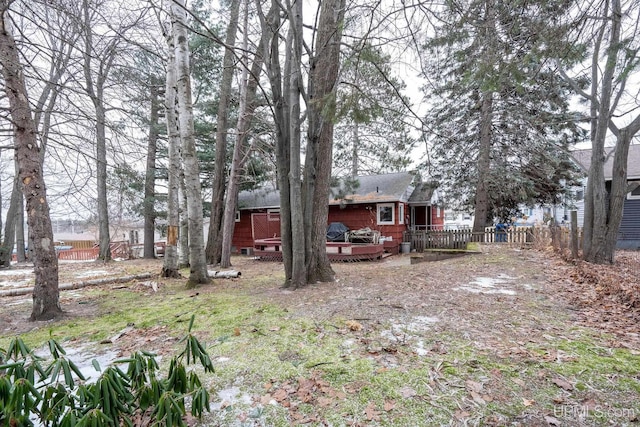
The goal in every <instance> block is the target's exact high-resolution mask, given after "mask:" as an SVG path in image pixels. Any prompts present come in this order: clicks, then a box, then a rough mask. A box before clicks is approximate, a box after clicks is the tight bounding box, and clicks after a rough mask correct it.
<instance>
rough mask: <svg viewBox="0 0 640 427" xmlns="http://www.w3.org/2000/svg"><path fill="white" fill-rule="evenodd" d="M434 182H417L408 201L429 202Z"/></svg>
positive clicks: (431, 198) (431, 197)
mask: <svg viewBox="0 0 640 427" xmlns="http://www.w3.org/2000/svg"><path fill="white" fill-rule="evenodd" d="M436 188H437V186H436V184H435V183H433V182H423V183H422V184H418V186H417V187H416V189H415V190H413V194H411V197H409V203H427V204H430V203H431V202H432V200H433V193H434V191H436Z"/></svg>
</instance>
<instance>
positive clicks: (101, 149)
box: [82, 0, 118, 262]
mask: <svg viewBox="0 0 640 427" xmlns="http://www.w3.org/2000/svg"><path fill="white" fill-rule="evenodd" d="M82 10H83V14H84V26H85V28H84V31H85V37H84V51H83V56H84V65H83V68H84V77H85V91H86V93H87V95H88V96H89V98H90V99H91V102H92V103H93V107H94V109H95V114H96V122H95V132H96V135H95V138H96V140H95V143H96V182H97V211H98V243H99V246H100V253H99V254H98V259H99V260H102V261H105V262H107V261H111V247H110V244H111V236H110V230H109V204H108V201H107V135H106V126H107V115H106V109H105V105H104V86H105V84H106V82H107V77H108V75H109V72H110V71H111V66H112V64H113V60H114V57H115V53H116V46H117V44H118V41H117V39H114V40H111V41H110V42H109V44H108V46H107V47H106V48H105V49H104V55H103V56H102V57H100V58H96V56H95V55H94V52H93V51H92V49H93V34H92V31H93V28H92V26H91V11H90V5H89V1H88V0H83V2H82ZM94 60H98V61H100V63H99V66H98V67H97V68H98V69H97V73H96V75H95V82H94V72H96V71H95V70H93V67H94V63H93V61H94Z"/></svg>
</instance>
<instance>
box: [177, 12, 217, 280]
mask: <svg viewBox="0 0 640 427" xmlns="http://www.w3.org/2000/svg"><path fill="white" fill-rule="evenodd" d="M171 10H172V14H173V18H174V21H173V22H172V24H173V37H174V42H175V55H176V66H177V69H176V78H177V82H178V92H177V94H178V106H179V110H178V111H179V112H178V122H179V127H180V129H179V130H180V139H181V140H182V162H183V171H184V177H185V189H186V196H187V217H188V221H189V268H190V272H189V279H188V281H187V287H194V286H197V285H198V284H203V283H209V277H208V276H207V261H206V257H205V253H204V249H205V248H204V232H203V220H202V215H203V213H202V190H201V188H200V165H199V164H198V155H197V152H196V142H195V137H194V126H193V103H192V100H191V76H190V71H189V44H188V40H189V38H188V34H187V27H186V1H185V0H177V1H174V2H173V3H172V7H171Z"/></svg>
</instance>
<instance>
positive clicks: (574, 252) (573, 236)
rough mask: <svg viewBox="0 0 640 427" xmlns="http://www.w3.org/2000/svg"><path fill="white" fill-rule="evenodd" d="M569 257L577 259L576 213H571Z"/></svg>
mask: <svg viewBox="0 0 640 427" xmlns="http://www.w3.org/2000/svg"><path fill="white" fill-rule="evenodd" d="M571 256H572V257H573V259H576V258H578V211H571Z"/></svg>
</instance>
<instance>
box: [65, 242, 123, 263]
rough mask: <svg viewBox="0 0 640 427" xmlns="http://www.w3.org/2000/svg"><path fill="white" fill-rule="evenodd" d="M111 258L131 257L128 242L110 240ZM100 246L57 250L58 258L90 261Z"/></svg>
mask: <svg viewBox="0 0 640 427" xmlns="http://www.w3.org/2000/svg"><path fill="white" fill-rule="evenodd" d="M109 246H110V248H111V258H114V259H115V258H123V259H129V258H131V246H130V245H129V243H128V242H126V241H124V242H111V243H110V245H109ZM99 254H100V248H99V247H97V246H94V247H92V248H81V249H75V248H74V249H69V250H62V251H59V252H58V259H59V260H66V261H91V260H96V259H98V255H99Z"/></svg>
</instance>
